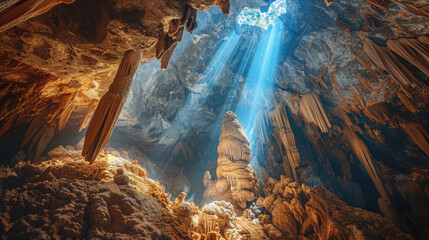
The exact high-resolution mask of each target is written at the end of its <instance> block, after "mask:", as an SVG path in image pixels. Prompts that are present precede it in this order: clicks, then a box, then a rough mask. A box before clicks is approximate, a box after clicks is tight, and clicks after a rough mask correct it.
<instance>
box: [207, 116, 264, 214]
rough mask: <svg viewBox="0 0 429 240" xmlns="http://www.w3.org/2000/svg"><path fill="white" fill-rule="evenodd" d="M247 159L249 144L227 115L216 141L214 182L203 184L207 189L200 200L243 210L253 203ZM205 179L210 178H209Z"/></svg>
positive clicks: (255, 185)
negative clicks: (216, 152)
mask: <svg viewBox="0 0 429 240" xmlns="http://www.w3.org/2000/svg"><path fill="white" fill-rule="evenodd" d="M251 158H252V157H251V150H250V147H249V140H248V139H247V137H246V135H245V134H244V131H243V129H242V128H241V126H240V123H239V122H238V119H237V116H235V114H234V113H232V112H227V113H226V114H225V117H224V119H223V125H222V133H221V135H220V138H219V146H218V159H217V164H218V165H217V168H216V177H217V180H215V181H210V180H211V179H205V180H204V181H205V183H204V185H206V186H207V189H206V191H205V192H204V199H206V200H217V199H222V200H226V201H228V202H231V203H232V204H233V205H234V206H235V207H236V208H240V209H245V208H246V204H247V202H249V201H252V200H254V199H256V197H257V195H258V191H259V185H258V181H257V179H256V174H255V172H254V171H253V170H252V168H251V167H250V160H251ZM206 176H207V178H210V175H209V174H207V175H206Z"/></svg>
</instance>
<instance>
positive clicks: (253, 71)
mask: <svg viewBox="0 0 429 240" xmlns="http://www.w3.org/2000/svg"><path fill="white" fill-rule="evenodd" d="M282 32H283V24H282V22H280V21H277V22H276V24H275V25H274V26H272V27H271V28H269V30H268V31H266V32H264V33H263V34H262V36H261V38H260V40H259V42H258V45H257V48H256V52H255V55H254V56H253V59H252V62H251V65H250V68H249V72H248V73H247V79H246V82H245V86H244V88H245V89H243V91H242V92H243V93H248V95H243V94H242V95H241V96H240V100H239V102H238V105H237V108H236V109H235V111H234V112H235V114H236V115H237V117H238V120H239V121H240V123H241V125H242V127H243V129H244V131H245V133H246V135H247V137H248V139H249V142H250V146H251V148H252V150H253V149H254V148H253V147H252V146H253V144H254V142H255V138H254V132H255V130H254V128H255V123H256V115H257V113H258V112H259V111H260V110H262V109H269V108H270V107H269V106H270V103H271V92H272V90H273V85H274V79H275V77H276V66H277V63H278V59H279V54H280V50H281V49H280V46H281V41H280V38H281V34H282Z"/></svg>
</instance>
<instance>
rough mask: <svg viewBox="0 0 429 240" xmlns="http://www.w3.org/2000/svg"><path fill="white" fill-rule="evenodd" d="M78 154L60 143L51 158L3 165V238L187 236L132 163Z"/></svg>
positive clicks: (141, 170)
mask: <svg viewBox="0 0 429 240" xmlns="http://www.w3.org/2000/svg"><path fill="white" fill-rule="evenodd" d="M78 153H79V147H77V148H75V147H71V146H67V147H65V148H64V147H62V146H60V147H58V148H56V149H54V150H52V151H51V152H50V153H49V155H50V156H52V158H51V160H50V161H47V162H44V163H41V164H26V163H23V162H21V163H20V164H18V165H17V166H16V167H15V168H13V169H2V171H1V172H0V185H1V186H2V187H1V188H0V196H1V200H0V212H1V214H0V218H1V220H2V221H1V222H2V228H1V231H0V236H1V237H2V238H5V239H40V238H46V239H50V238H58V239H66V238H73V239H94V238H100V239H112V238H118V237H120V238H130V239H187V240H191V239H192V237H191V234H190V231H189V230H188V229H187V228H186V226H185V225H183V224H182V222H181V221H180V220H179V219H180V218H179V217H176V216H175V215H174V214H173V211H172V209H171V205H172V203H171V202H170V201H169V200H168V199H167V195H166V194H165V193H163V191H162V188H161V186H160V185H159V184H158V183H157V182H155V181H153V180H151V179H149V178H147V177H146V176H147V173H146V170H145V169H144V168H142V167H140V166H139V165H138V164H137V162H134V163H131V162H130V161H128V160H125V159H122V158H120V157H118V156H116V155H114V154H112V153H109V152H103V153H102V154H100V156H99V157H98V159H97V160H96V161H95V163H93V164H89V163H88V162H86V161H85V160H84V159H83V157H82V156H79V154H78ZM183 208H184V210H183V211H180V213H181V214H182V215H186V210H187V209H188V208H187V207H183ZM191 210H192V207H191ZM18 212H19V214H17V213H18ZM176 212H177V211H176ZM191 212H192V211H191ZM188 214H189V212H188ZM182 217H183V216H182Z"/></svg>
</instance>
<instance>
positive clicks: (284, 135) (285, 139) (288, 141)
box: [271, 104, 301, 182]
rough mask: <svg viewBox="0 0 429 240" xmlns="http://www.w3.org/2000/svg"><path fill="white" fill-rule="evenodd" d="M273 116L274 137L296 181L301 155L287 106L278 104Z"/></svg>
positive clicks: (284, 162)
mask: <svg viewBox="0 0 429 240" xmlns="http://www.w3.org/2000/svg"><path fill="white" fill-rule="evenodd" d="M271 118H272V122H273V125H274V137H275V139H276V142H277V144H278V145H279V149H280V152H281V154H282V157H283V165H284V168H285V172H286V173H287V172H290V171H291V172H292V176H293V178H294V181H296V182H298V181H299V178H298V175H297V172H296V169H297V168H298V167H299V166H300V165H301V157H300V155H299V151H298V148H297V146H296V143H295V136H294V134H293V131H292V128H291V127H290V123H289V119H288V116H287V112H286V106H284V105H283V104H280V105H278V106H277V107H276V109H275V110H274V111H273V112H272V113H271Z"/></svg>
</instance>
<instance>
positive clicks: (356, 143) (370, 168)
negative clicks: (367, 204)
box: [344, 127, 397, 223]
mask: <svg viewBox="0 0 429 240" xmlns="http://www.w3.org/2000/svg"><path fill="white" fill-rule="evenodd" d="M344 134H345V136H346V138H347V139H348V141H349V143H350V145H351V147H352V150H353V152H354V153H355V154H356V156H357V157H358V159H359V161H360V162H361V163H362V165H363V167H364V168H365V170H366V171H367V173H368V175H369V177H370V178H371V180H372V182H373V184H374V186H375V188H376V189H377V191H378V193H379V194H380V196H381V201H379V202H380V203H382V204H379V205H380V208H381V209H383V210H384V211H383V214H384V216H385V217H386V218H388V219H390V220H392V221H393V222H395V223H396V222H397V220H396V213H395V209H394V206H393V204H392V202H391V200H390V197H389V195H388V193H387V191H386V189H385V187H384V185H383V182H382V181H381V179H380V177H379V176H378V173H377V169H376V168H375V164H374V160H373V158H372V156H371V153H370V152H369V150H368V147H367V146H366V144H365V142H364V141H362V139H360V138H359V137H358V136H357V135H356V133H355V132H354V131H352V130H350V129H349V128H348V127H345V128H344Z"/></svg>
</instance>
